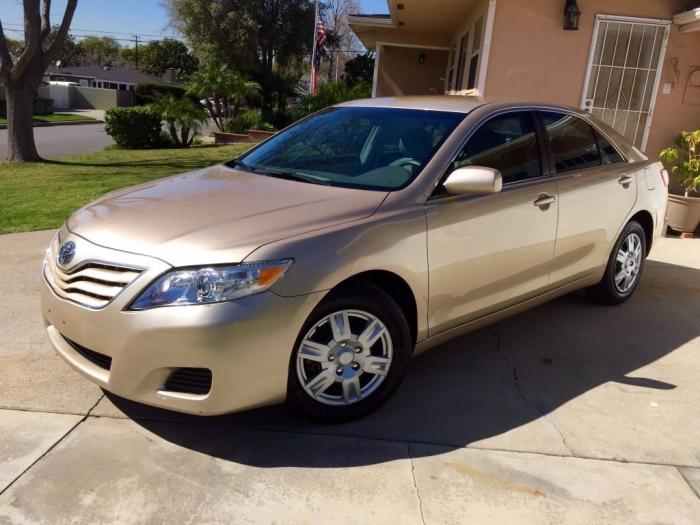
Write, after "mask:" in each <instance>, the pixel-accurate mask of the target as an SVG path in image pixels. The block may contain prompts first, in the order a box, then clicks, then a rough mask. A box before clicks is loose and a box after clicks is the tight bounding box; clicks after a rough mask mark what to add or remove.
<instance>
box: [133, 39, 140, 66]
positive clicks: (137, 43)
mask: <svg viewBox="0 0 700 525" xmlns="http://www.w3.org/2000/svg"><path fill="white" fill-rule="evenodd" d="M134 42H136V46H135V48H134V61H135V62H136V69H138V68H139V35H134Z"/></svg>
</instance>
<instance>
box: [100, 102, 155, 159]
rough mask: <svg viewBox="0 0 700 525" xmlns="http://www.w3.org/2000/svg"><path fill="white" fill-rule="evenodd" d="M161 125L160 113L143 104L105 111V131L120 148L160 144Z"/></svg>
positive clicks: (144, 147) (146, 146)
mask: <svg viewBox="0 0 700 525" xmlns="http://www.w3.org/2000/svg"><path fill="white" fill-rule="evenodd" d="M161 126H162V123H161V117H160V115H159V114H158V113H156V112H154V111H153V110H152V109H150V108H148V107H145V106H134V107H129V108H111V109H108V110H107V111H106V112H105V131H106V132H107V134H108V135H109V136H110V137H112V138H113V139H114V142H115V143H116V144H117V146H119V147H120V148H124V149H149V148H157V147H160V146H162V145H163V138H162V136H161V135H162V134H161Z"/></svg>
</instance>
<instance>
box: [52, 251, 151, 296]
mask: <svg viewBox="0 0 700 525" xmlns="http://www.w3.org/2000/svg"><path fill="white" fill-rule="evenodd" d="M141 272H142V270H140V269H136V268H129V267H126V266H116V265H114V264H107V263H101V262H87V263H85V264H82V265H78V266H76V267H75V268H72V269H71V270H68V271H64V270H62V269H61V268H59V267H58V264H57V263H56V258H55V256H54V254H53V253H51V254H49V256H48V257H47V261H46V269H45V271H44V274H45V276H46V279H47V281H48V282H49V284H50V285H51V287H52V288H53V290H54V292H56V295H58V296H60V297H63V298H64V299H68V300H69V301H73V302H76V303H78V304H82V305H84V306H88V307H90V308H102V307H104V306H106V305H107V304H108V303H109V302H110V301H111V300H112V299H114V298H115V297H116V296H117V295H118V294H119V292H121V291H122V290H123V289H124V288H126V286H127V285H129V284H130V283H131V282H132V281H133V280H134V279H136V277H138V276H139V275H140V274H141Z"/></svg>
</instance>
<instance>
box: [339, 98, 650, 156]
mask: <svg viewBox="0 0 700 525" xmlns="http://www.w3.org/2000/svg"><path fill="white" fill-rule="evenodd" d="M482 106H488V110H489V111H500V110H507V109H517V108H539V109H545V110H546V109H550V110H554V111H556V110H563V111H565V112H567V113H572V114H575V115H578V116H580V117H581V118H583V119H585V120H587V121H588V122H591V123H594V124H595V126H596V127H597V128H598V129H599V130H602V131H604V132H605V134H606V135H607V136H608V137H609V138H610V139H612V141H613V142H615V143H616V144H617V146H618V147H620V148H621V149H622V151H623V153H624V154H625V156H626V157H627V158H628V159H633V160H647V157H646V156H645V155H644V154H643V153H642V152H641V151H639V150H638V149H637V148H635V147H634V146H633V145H632V144H630V143H629V141H628V140H627V139H625V138H624V137H622V136H621V135H620V134H619V133H617V132H616V131H615V130H614V129H612V128H611V127H610V126H608V125H607V124H605V123H604V122H601V121H600V120H599V119H596V118H593V117H592V116H591V115H589V114H588V113H586V112H584V111H582V110H581V109H579V108H573V107H569V106H562V105H559V104H552V103H549V102H533V101H525V100H523V101H514V100H504V99H489V98H488V97H487V98H485V99H483V98H479V97H473V96H464V95H415V96H403V97H377V98H364V99H357V100H349V101H347V102H342V103H340V104H337V105H336V107H356V108H396V109H418V110H427V111H449V112H453V113H463V114H465V115H466V114H467V113H471V112H472V111H473V110H475V109H477V108H480V107H482Z"/></svg>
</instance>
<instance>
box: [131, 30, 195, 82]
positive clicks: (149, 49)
mask: <svg viewBox="0 0 700 525" xmlns="http://www.w3.org/2000/svg"><path fill="white" fill-rule="evenodd" d="M197 66H198V62H197V59H196V58H195V57H194V56H193V55H192V53H191V52H190V50H189V49H187V46H186V45H185V44H183V43H182V42H180V41H178V40H173V39H171V38H166V39H164V40H155V41H153V42H149V43H148V44H146V45H145V46H143V47H142V48H139V69H140V70H141V71H143V72H144V73H148V74H149V75H155V76H157V77H162V76H163V75H164V74H165V72H166V70H168V69H170V68H172V69H174V70H175V72H176V73H177V78H179V79H186V78H189V76H190V75H191V74H192V73H194V72H195V71H196V70H197Z"/></svg>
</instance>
